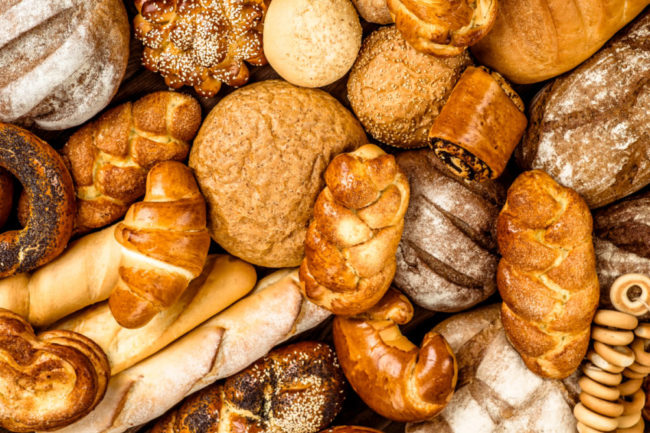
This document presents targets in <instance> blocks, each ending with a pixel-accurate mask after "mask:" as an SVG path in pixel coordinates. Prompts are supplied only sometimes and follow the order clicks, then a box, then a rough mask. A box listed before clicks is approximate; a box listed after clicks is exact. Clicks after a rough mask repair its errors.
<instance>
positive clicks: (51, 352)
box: [0, 309, 110, 432]
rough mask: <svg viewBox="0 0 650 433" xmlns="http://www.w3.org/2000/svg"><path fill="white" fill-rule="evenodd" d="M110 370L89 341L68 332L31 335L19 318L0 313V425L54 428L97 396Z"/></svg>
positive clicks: (84, 410)
mask: <svg viewBox="0 0 650 433" xmlns="http://www.w3.org/2000/svg"><path fill="white" fill-rule="evenodd" d="M109 377H110V367H109V365H108V360H107V359H106V355H105V354H104V352H103V351H102V350H101V349H100V348H99V347H98V346H97V345H96V344H95V343H94V342H92V341H91V340H90V339H88V338H86V337H84V336H83V335H80V334H77V333H75V332H70V331H50V332H44V333H42V334H40V335H39V336H38V337H37V336H35V335H34V331H33V330H32V327H31V326H30V325H29V323H27V322H26V321H25V320H24V319H23V318H21V317H20V316H19V315H17V314H15V313H13V312H11V311H9V310H5V309H0V386H1V388H2V390H3V392H2V394H0V426H2V427H4V428H7V429H9V430H12V431H16V432H29V431H33V430H55V429H57V428H61V427H63V426H66V425H68V424H71V423H73V422H74V421H76V420H77V419H79V418H81V417H83V416H84V415H86V414H87V413H89V412H90V411H91V410H92V409H93V408H94V407H95V406H96V405H97V404H98V403H99V402H100V400H101V399H102V398H103V396H104V393H105V391H106V386H107V383H108V379H109Z"/></svg>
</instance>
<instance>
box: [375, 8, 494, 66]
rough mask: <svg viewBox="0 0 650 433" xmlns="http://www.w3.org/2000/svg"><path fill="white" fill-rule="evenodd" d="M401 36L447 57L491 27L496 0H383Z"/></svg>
mask: <svg viewBox="0 0 650 433" xmlns="http://www.w3.org/2000/svg"><path fill="white" fill-rule="evenodd" d="M386 3H387V4H388V9H389V11H390V14H391V16H392V17H393V20H394V21H395V24H396V25H397V28H398V30H399V31H400V32H402V35H404V39H406V40H407V41H408V43H409V44H411V45H412V46H413V48H415V49H416V50H418V51H421V52H423V53H427V54H434V55H436V56H443V57H451V56H457V55H459V54H461V53H462V52H463V51H464V50H465V48H467V47H468V46H470V45H474V44H475V43H476V42H478V41H479V40H480V39H481V38H483V37H484V36H485V35H486V34H487V33H488V32H489V31H490V29H491V28H492V25H493V24H494V20H495V19H496V16H497V0H474V1H468V0H459V1H453V2H449V1H439V0H418V1H414V0H387V2H386Z"/></svg>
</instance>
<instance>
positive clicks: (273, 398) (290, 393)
mask: <svg viewBox="0 0 650 433" xmlns="http://www.w3.org/2000/svg"><path fill="white" fill-rule="evenodd" d="M343 383H344V380H343V373H342V372H341V368H340V366H339V364H338V361H337V360H336V355H335V354H334V351H333V350H332V349H331V348H330V347H329V346H327V345H326V344H323V343H315V342H309V341H306V342H300V343H296V344H292V345H290V346H285V347H283V348H281V349H275V350H273V351H272V352H271V353H269V354H268V355H267V356H265V357H264V358H263V359H260V360H259V361H257V362H256V363H255V364H253V365H251V366H250V367H248V368H247V369H246V370H244V371H242V372H240V373H237V374H236V375H235V376H232V377H230V378H228V379H226V381H225V382H224V383H218V384H215V385H212V386H210V387H208V388H205V389H203V390H202V391H199V392H198V393H196V394H194V395H192V396H191V397H189V398H187V399H186V400H185V401H184V402H183V404H182V405H181V406H180V407H179V408H178V409H176V410H173V411H171V412H170V413H168V414H167V415H166V416H165V417H164V418H162V419H161V420H160V421H159V422H158V423H157V424H156V426H155V427H154V428H153V430H152V431H151V433H184V432H187V431H192V430H193V426H195V425H196V424H197V423H200V424H201V426H202V428H203V429H204V431H214V432H217V431H221V432H236V431H247V432H253V431H255V432H257V431H259V432H291V433H315V432H317V431H318V430H320V429H321V428H323V427H325V426H327V425H328V424H330V423H331V422H332V421H333V420H334V417H336V415H337V414H338V413H339V412H340V411H341V405H342V403H343V398H344V394H343V392H344V387H343Z"/></svg>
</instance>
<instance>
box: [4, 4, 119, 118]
mask: <svg viewBox="0 0 650 433" xmlns="http://www.w3.org/2000/svg"><path fill="white" fill-rule="evenodd" d="M128 59H129V21H128V18H127V16H126V10H125V9H124V4H123V3H122V1H121V0H95V1H86V0H66V1H61V0H39V1H36V2H35V1H30V0H10V1H3V2H2V4H1V5H0V65H2V77H0V121H3V122H12V123H21V124H28V125H29V124H33V123H35V124H36V125H37V126H38V127H39V128H43V129H66V128H71V127H73V126H77V125H80V124H82V123H83V122H85V121H86V120H88V119H90V118H91V117H93V116H94V115H95V114H97V113H98V112H99V111H100V110H102V109H103V108H104V107H106V105H108V103H109V102H110V100H111V99H112V98H113V96H114V95H115V93H116V92H117V88H118V86H119V85H120V83H121V82H122V78H123V77H124V73H125V71H126V64H127V61H128Z"/></svg>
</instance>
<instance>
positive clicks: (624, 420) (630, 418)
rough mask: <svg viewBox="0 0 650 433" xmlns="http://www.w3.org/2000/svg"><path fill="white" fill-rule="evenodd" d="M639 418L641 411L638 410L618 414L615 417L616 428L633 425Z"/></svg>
mask: <svg viewBox="0 0 650 433" xmlns="http://www.w3.org/2000/svg"><path fill="white" fill-rule="evenodd" d="M640 419H641V411H638V412H636V413H633V414H630V415H622V416H619V417H618V418H616V421H618V428H619V429H621V428H631V427H634V426H635V425H636V424H637V423H638V422H639V420H640ZM617 431H619V430H617Z"/></svg>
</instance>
